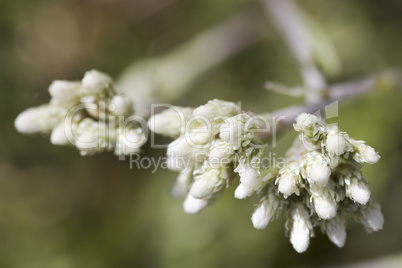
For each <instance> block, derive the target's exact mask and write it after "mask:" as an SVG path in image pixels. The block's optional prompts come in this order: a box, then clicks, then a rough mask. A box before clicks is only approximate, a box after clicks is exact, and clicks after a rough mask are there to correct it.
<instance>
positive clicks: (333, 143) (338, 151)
mask: <svg viewBox="0 0 402 268" xmlns="http://www.w3.org/2000/svg"><path fill="white" fill-rule="evenodd" d="M325 147H326V149H327V151H328V152H330V153H333V154H335V155H342V154H344V153H345V152H346V151H347V150H351V148H350V147H351V145H350V144H349V137H348V135H347V134H345V133H342V132H340V131H337V129H333V130H330V131H328V134H327V139H326V143H325Z"/></svg>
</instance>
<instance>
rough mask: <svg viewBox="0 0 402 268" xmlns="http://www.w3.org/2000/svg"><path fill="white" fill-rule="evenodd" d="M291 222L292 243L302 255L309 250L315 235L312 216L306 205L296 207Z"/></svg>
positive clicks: (292, 212) (296, 205)
mask: <svg viewBox="0 0 402 268" xmlns="http://www.w3.org/2000/svg"><path fill="white" fill-rule="evenodd" d="M290 221H291V226H290V243H292V245H293V248H294V249H295V250H296V251H297V252H299V253H302V252H304V251H306V250H307V248H308V246H309V244H310V237H311V236H312V235H313V232H312V229H313V227H312V225H311V222H310V216H309V213H308V211H307V209H306V208H305V207H304V205H302V204H295V205H294V208H293V209H292V211H291V218H290Z"/></svg>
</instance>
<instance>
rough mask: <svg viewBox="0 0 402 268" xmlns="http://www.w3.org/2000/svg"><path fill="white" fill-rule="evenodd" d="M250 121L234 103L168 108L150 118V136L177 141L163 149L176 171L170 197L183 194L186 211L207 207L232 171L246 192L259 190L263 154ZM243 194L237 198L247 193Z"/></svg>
mask: <svg viewBox="0 0 402 268" xmlns="http://www.w3.org/2000/svg"><path fill="white" fill-rule="evenodd" d="M255 119H256V118H255V116H254V115H253V114H252V113H247V112H241V111H240V108H239V106H238V105H236V104H235V103H233V102H226V101H220V100H211V101H209V102H208V103H207V104H205V105H202V106H200V107H198V108H195V109H192V108H182V107H171V108H169V109H167V110H165V111H163V112H162V113H160V114H157V115H154V116H153V117H151V118H150V120H149V122H148V125H149V128H150V129H151V130H152V131H153V132H155V133H158V134H162V135H165V136H169V137H173V138H175V139H176V140H174V141H173V142H172V143H171V144H169V146H168V149H167V155H168V166H169V168H170V169H171V170H177V171H179V172H180V175H179V177H178V179H177V182H176V184H175V186H174V187H173V189H172V194H173V195H174V196H175V197H180V196H184V195H187V197H186V199H185V201H184V210H185V211H186V212H187V213H197V212H199V211H200V210H202V209H203V208H205V207H206V206H207V205H208V204H210V203H211V202H212V201H213V200H214V199H215V198H216V196H218V195H219V194H220V193H221V192H222V191H223V189H224V188H226V187H227V186H228V185H229V182H230V179H231V178H233V176H232V175H233V173H234V172H237V173H239V175H240V177H241V181H242V187H243V188H245V189H246V190H245V191H249V192H250V193H251V192H252V190H249V189H254V188H256V187H258V185H257V184H258V183H257V181H256V177H257V176H259V174H260V170H259V162H260V159H261V157H262V154H263V150H262V147H261V146H256V145H259V144H260V142H259V138H258V134H257V131H256V130H258V128H259V127H260V125H261V124H260V123H259V122H258V121H257V120H255ZM178 122H181V124H179V123H178ZM245 191H243V192H242V193H241V195H247V193H245Z"/></svg>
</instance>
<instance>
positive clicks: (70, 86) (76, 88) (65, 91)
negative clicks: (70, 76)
mask: <svg viewBox="0 0 402 268" xmlns="http://www.w3.org/2000/svg"><path fill="white" fill-rule="evenodd" d="M80 90H81V83H79V82H69V81H62V80H55V81H53V82H52V84H51V85H50V87H49V93H50V96H51V97H52V98H53V99H54V100H56V101H71V100H74V99H77V98H78V97H79V95H80V93H81V92H80Z"/></svg>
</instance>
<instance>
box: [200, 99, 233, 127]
mask: <svg viewBox="0 0 402 268" xmlns="http://www.w3.org/2000/svg"><path fill="white" fill-rule="evenodd" d="M238 111H239V107H238V106H237V105H236V104H235V103H233V102H228V101H221V100H216V99H215V100H210V101H208V103H207V104H205V105H202V106H200V107H198V108H196V109H195V110H194V113H193V115H194V116H196V118H197V117H200V121H201V122H202V121H204V120H208V121H209V123H213V122H214V121H217V120H218V121H219V120H222V119H224V118H225V117H228V116H233V115H235V114H236V113H237V112H238Z"/></svg>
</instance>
